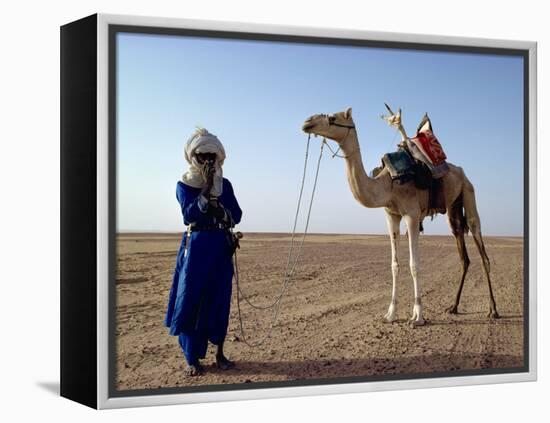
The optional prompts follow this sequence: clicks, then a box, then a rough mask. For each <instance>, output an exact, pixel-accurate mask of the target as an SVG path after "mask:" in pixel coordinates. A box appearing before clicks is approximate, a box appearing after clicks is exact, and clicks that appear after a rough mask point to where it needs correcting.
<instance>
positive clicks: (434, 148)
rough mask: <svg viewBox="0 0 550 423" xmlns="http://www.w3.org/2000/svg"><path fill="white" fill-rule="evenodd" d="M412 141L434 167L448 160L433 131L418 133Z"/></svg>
mask: <svg viewBox="0 0 550 423" xmlns="http://www.w3.org/2000/svg"><path fill="white" fill-rule="evenodd" d="M411 141H412V142H414V143H415V145H416V146H417V147H418V148H419V149H420V151H422V153H423V154H424V155H425V156H426V157H427V158H428V159H429V160H430V162H432V164H433V165H434V166H439V165H440V164H442V163H444V162H445V160H447V156H446V155H445V152H444V151H443V147H441V144H440V143H439V141H438V140H437V138H436V137H435V135H434V134H433V132H432V131H430V130H424V131H421V132H418V133H417V134H416V136H415V137H414V138H411Z"/></svg>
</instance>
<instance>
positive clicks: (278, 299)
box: [234, 134, 330, 348]
mask: <svg viewBox="0 0 550 423" xmlns="http://www.w3.org/2000/svg"><path fill="white" fill-rule="evenodd" d="M310 140H311V134H309V135H308V138H307V147H306V154H305V160H304V170H303V174H302V182H301V186H300V194H299V196H298V204H297V206H296V214H295V216H294V226H293V228H292V235H291V238H290V245H289V251H288V257H287V263H286V269H285V273H284V279H283V284H282V286H281V291H280V293H279V294H278V295H277V297H276V298H275V300H274V301H273V302H272V303H270V304H268V305H263V306H262V305H257V304H254V303H252V302H251V301H250V298H249V297H247V296H245V295H244V294H243V292H242V289H241V286H240V283H239V266H238V259H237V251H235V261H234V269H235V272H234V277H235V282H236V285H237V310H238V315H239V326H240V331H241V336H242V339H243V341H244V343H245V344H246V345H248V346H249V347H251V348H255V347H259V346H260V345H262V344H263V343H264V342H265V341H266V340H267V339H268V338H269V336H270V335H271V333H272V332H273V329H274V327H275V323H276V322H277V318H278V317H279V312H280V310H281V304H282V299H283V295H284V294H285V292H286V290H287V288H288V286H289V283H290V281H291V278H292V276H293V274H294V271H295V270H296V265H297V264H298V260H299V259H300V256H301V254H302V247H303V245H304V241H305V239H306V235H307V231H308V227H309V219H310V217H311V208H312V205H313V199H314V197H315V191H316V188H317V180H318V177H319V169H320V166H321V159H322V157H323V148H324V145H325V144H327V146H328V143H327V142H326V140H323V142H322V143H321V149H320V152H319V158H318V160H317V169H316V171H315V180H314V182H313V188H312V191H311V197H310V200H309V207H308V212H307V218H306V225H305V229H304V234H303V236H302V240H301V242H300V245H299V247H298V252H297V253H296V257H295V258H294V261H293V263H292V265H291V261H292V250H293V248H294V237H295V234H296V226H297V223H298V216H299V212H300V204H301V202H302V196H303V192H304V185H305V177H306V172H307V162H308V157H309V146H310ZM329 148H330V147H329ZM289 267H290V270H289ZM241 299H242V300H244V301H246V302H247V303H248V304H249V305H250V306H251V307H253V308H255V309H258V310H267V309H271V308H275V311H274V313H273V317H272V319H271V322H270V324H269V328H268V329H267V332H266V333H265V335H264V336H263V337H262V338H260V339H259V340H258V341H256V342H251V341H250V340H249V337H248V336H247V334H246V331H245V329H244V325H243V319H242V314H241Z"/></svg>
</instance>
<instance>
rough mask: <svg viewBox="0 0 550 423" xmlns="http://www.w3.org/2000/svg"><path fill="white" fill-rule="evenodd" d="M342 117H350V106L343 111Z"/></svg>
mask: <svg viewBox="0 0 550 423" xmlns="http://www.w3.org/2000/svg"><path fill="white" fill-rule="evenodd" d="M344 117H345V118H346V119H350V118H351V107H348V108H347V109H346V111H345V112H344Z"/></svg>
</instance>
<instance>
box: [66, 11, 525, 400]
mask: <svg viewBox="0 0 550 423" xmlns="http://www.w3.org/2000/svg"><path fill="white" fill-rule="evenodd" d="M535 77H536V44H535V43H534V42H525V41H504V40H488V39H473V38H452V37H438V36H433V35H410V34H393V33H375V32H362V31H351V30H345V29H342V30H335V29H323V28H302V27H286V26H267V25H255V24H241V23H229V22H209V21H193V20H180V19H163V18H148V17H135V16H115V15H102V14H97V15H93V16H89V17H86V18H83V19H81V20H78V21H75V22H72V23H69V24H67V25H65V26H63V27H62V28H61V395H62V396H64V397H67V398H69V399H72V400H75V401H78V402H80V403H83V404H85V405H88V406H91V407H94V408H116V407H128V406H141V405H161V404H177V403H193V402H208V401H226V400H237V399H249V398H271V397H284V396H300V395H312V394H330V393H340V392H365V391H378V390H388V389H412V388H423V387H438V386H453V385H470V384H485V383H500V382H520V381H532V380H535V379H536V355H535V353H536V339H535V334H536V319H535V317H536V274H535V264H536V249H535V245H536V79H535Z"/></svg>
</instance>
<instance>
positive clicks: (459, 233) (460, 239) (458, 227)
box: [446, 201, 470, 314]
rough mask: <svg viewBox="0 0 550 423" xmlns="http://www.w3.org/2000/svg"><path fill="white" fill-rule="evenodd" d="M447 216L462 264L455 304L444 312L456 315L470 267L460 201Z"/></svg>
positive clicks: (448, 211) (449, 210)
mask: <svg viewBox="0 0 550 423" xmlns="http://www.w3.org/2000/svg"><path fill="white" fill-rule="evenodd" d="M447 216H448V219H449V226H450V227H451V231H452V232H453V235H454V237H455V240H456V247H457V248H458V255H459V256H460V261H461V263H462V276H461V277H460V284H459V285H458V291H457V293H456V298H455V302H454V304H453V305H452V306H450V307H449V308H447V310H446V311H447V312H448V313H451V314H456V313H458V303H460V294H462V287H463V286H464V279H466V273H468V267H469V266H470V258H469V257H468V251H467V250H466V243H465V242H464V233H465V231H466V221H465V219H464V215H463V213H462V201H459V202H457V203H456V204H454V205H453V206H452V207H451V208H450V209H448V210H447Z"/></svg>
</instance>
